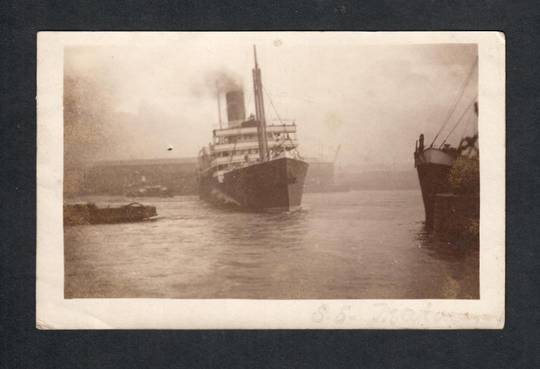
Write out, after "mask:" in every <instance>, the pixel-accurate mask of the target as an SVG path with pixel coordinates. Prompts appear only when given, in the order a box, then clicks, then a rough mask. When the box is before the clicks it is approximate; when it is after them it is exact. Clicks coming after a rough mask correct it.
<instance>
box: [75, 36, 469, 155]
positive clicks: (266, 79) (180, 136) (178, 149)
mask: <svg viewBox="0 0 540 369" xmlns="http://www.w3.org/2000/svg"><path fill="white" fill-rule="evenodd" d="M282 36H283V37H279V38H276V37H275V34H274V35H272V36H269V37H267V36H264V35H262V36H261V35H259V36H257V37H256V38H254V37H250V35H249V34H222V35H220V36H219V37H215V36H214V35H213V34H204V33H200V34H191V35H190V37H182V38H180V39H178V40H171V41H168V42H161V43H159V42H158V43H155V42H147V41H140V40H139V41H137V40H135V41H134V42H133V43H131V44H129V45H119V46H84V47H70V48H66V52H65V72H66V75H67V76H72V77H75V78H83V79H87V80H89V81H90V83H93V84H94V85H95V86H94V87H96V91H99V92H94V94H101V95H102V96H96V97H95V100H96V101H100V104H96V108H95V109H99V110H102V114H104V117H103V118H102V119H103V121H104V124H107V125H111V126H113V130H114V132H115V139H114V140H112V144H110V143H109V146H112V147H108V149H107V150H104V151H102V152H99V153H96V159H128V158H133V159H135V158H156V157H159V158H166V157H185V156H192V157H193V156H196V155H197V153H198V150H199V149H200V147H201V146H202V145H205V144H207V143H208V142H209V141H210V140H211V130H212V129H213V128H217V126H218V123H217V122H218V118H217V103H216V99H215V91H214V89H213V88H211V87H212V86H213V80H214V79H215V78H216V76H219V75H220V73H228V74H230V75H233V76H235V78H237V79H238V80H239V81H240V82H241V83H242V84H243V86H244V90H245V94H246V110H247V113H248V114H249V113H250V112H253V111H254V108H253V87H252V79H251V69H252V67H253V54H252V45H253V43H257V51H258V59H259V65H260V67H261V69H262V78H263V85H264V89H265V90H266V92H267V93H268V94H269V95H270V96H271V99H272V102H273V104H274V106H275V108H276V110H277V112H278V114H279V116H280V117H281V118H284V119H295V121H296V124H297V127H298V136H299V140H300V150H301V152H302V153H303V154H304V155H305V156H321V155H324V157H325V159H331V158H332V157H333V152H334V151H335V149H336V147H337V145H338V144H341V146H342V147H341V152H340V155H339V158H338V163H339V164H344V165H347V164H350V163H358V164H360V165H362V166H370V165H379V164H381V165H407V164H408V163H412V152H413V150H414V143H415V140H416V139H417V137H418V135H419V134H420V133H424V134H425V136H426V141H427V142H430V141H431V139H432V137H433V136H434V135H435V134H436V132H437V131H438V129H439V128H440V127H441V126H442V124H443V123H444V121H445V120H446V118H447V115H448V113H449V112H450V110H451V108H452V106H453V104H454V101H455V99H456V97H457V95H458V94H459V93H460V90H461V87H462V86H463V84H464V82H465V80H466V77H467V75H468V74H469V71H470V70H471V68H472V67H473V66H474V62H475V58H476V55H477V50H476V46H475V45H448V44H446V45H384V46H383V45H379V46H377V45H376V44H373V45H365V44H364V45H362V44H360V43H355V42H349V41H347V42H331V41H329V40H328V39H325V40H321V41H320V42H318V41H317V39H316V37H310V38H309V40H302V37H298V35H295V36H294V37H287V35H286V34H283V35H282ZM337 37H339V34H338V35H337ZM476 94H477V72H473V76H472V79H471V81H470V83H469V85H468V86H467V88H466V89H465V93H464V96H463V99H462V101H461V102H460V103H459V104H458V107H457V110H456V113H455V115H454V117H453V118H452V119H451V120H450V123H449V124H448V127H449V128H448V130H449V129H450V128H451V127H452V126H453V124H454V122H456V121H457V119H458V118H459V116H460V115H461V112H462V111H463V110H464V109H465V108H467V106H468V104H469V103H470V102H471V101H473V99H474V98H475V96H476ZM86 98H88V97H86ZM90 98H92V97H90ZM92 99H93V98H92ZM80 103H83V104H84V101H81V102H80ZM105 105H106V106H107V109H101V108H100V107H99V106H105ZM222 105H224V103H223V104H222ZM265 105H266V114H267V119H268V120H270V121H272V120H274V119H276V118H277V117H276V114H275V112H274V109H273V107H272V106H271V104H270V99H269V98H268V95H266V96H265ZM92 109H94V108H92ZM103 111H105V112H106V113H103ZM222 116H223V117H224V118H225V117H226V114H225V112H223V114H222ZM471 129H474V116H473V114H472V110H471V111H469V112H468V113H467V114H466V115H465V118H464V122H463V123H462V124H461V125H460V126H459V127H458V129H456V131H455V134H454V135H453V137H452V138H451V140H450V141H451V142H453V143H455V142H456V141H458V140H459V138H460V137H461V135H462V134H463V132H466V131H467V130H471ZM442 136H443V137H444V134H443V135H442ZM168 145H172V146H173V147H174V150H173V151H167V150H166V149H167V146H168ZM411 165H412V164H411Z"/></svg>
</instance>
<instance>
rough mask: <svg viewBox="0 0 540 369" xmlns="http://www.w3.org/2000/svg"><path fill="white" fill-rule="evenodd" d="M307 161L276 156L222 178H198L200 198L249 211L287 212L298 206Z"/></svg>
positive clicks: (228, 173) (231, 172) (209, 176)
mask: <svg viewBox="0 0 540 369" xmlns="http://www.w3.org/2000/svg"><path fill="white" fill-rule="evenodd" d="M307 169H308V164H307V163H306V162H305V161H302V160H297V159H290V158H280V159H275V160H270V161H266V162H263V163H258V164H253V165H250V166H247V167H244V168H239V169H234V170H231V171H230V172H227V173H225V175H224V177H223V181H222V182H219V181H218V180H217V178H215V177H212V176H211V175H207V176H202V177H201V178H200V179H199V195H200V197H201V199H203V200H206V201H209V202H212V203H218V204H230V205H236V206H238V207H241V208H243V209H247V210H253V211H263V210H264V211H272V210H278V211H289V210H293V209H295V208H299V207H300V205H301V203H302V195H303V192H304V180H305V178H306V174H307Z"/></svg>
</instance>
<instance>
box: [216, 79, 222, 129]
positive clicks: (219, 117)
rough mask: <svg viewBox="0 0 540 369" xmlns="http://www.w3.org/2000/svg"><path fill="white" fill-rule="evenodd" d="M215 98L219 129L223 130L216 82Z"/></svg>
mask: <svg viewBox="0 0 540 369" xmlns="http://www.w3.org/2000/svg"><path fill="white" fill-rule="evenodd" d="M216 98H217V111H218V119H219V129H223V123H222V121H221V99H220V96H219V86H218V83H217V81H216Z"/></svg>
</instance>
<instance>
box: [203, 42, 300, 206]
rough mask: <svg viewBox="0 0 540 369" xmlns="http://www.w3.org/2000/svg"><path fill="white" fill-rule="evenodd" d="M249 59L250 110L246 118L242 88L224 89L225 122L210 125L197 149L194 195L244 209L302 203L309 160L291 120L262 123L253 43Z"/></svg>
mask: <svg viewBox="0 0 540 369" xmlns="http://www.w3.org/2000/svg"><path fill="white" fill-rule="evenodd" d="M254 59H255V67H254V68H253V87H254V104H255V115H253V114H252V115H250V116H249V117H248V118H247V119H246V116H245V104H244V93H243V91H242V90H241V89H238V88H236V89H232V90H230V91H227V92H226V93H225V99H226V105H227V121H228V122H227V127H226V128H223V127H220V129H215V130H214V131H213V135H212V142H211V143H210V144H209V145H208V147H204V148H202V149H201V151H200V153H199V195H200V197H201V199H204V200H207V201H210V202H213V203H219V204H233V205H237V206H239V207H241V208H245V209H249V210H292V209H295V208H298V207H300V205H301V202H302V195H303V187H304V180H305V177H306V174H307V169H308V164H307V162H306V161H304V160H303V159H302V157H301V156H300V153H299V151H298V140H297V137H296V128H297V127H296V124H295V123H294V122H292V123H290V122H283V121H280V124H275V125H267V123H266V117H265V110H264V98H263V89H262V80H261V70H260V68H259V65H258V62H257V55H256V50H255V48H254ZM218 106H219V95H218ZM220 125H221V118H220Z"/></svg>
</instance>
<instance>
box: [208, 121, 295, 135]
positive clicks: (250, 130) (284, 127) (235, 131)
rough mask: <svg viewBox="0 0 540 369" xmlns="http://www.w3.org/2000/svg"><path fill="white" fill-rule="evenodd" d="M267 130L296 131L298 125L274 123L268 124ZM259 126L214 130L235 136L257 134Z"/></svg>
mask: <svg viewBox="0 0 540 369" xmlns="http://www.w3.org/2000/svg"><path fill="white" fill-rule="evenodd" d="M266 132H268V133H295V132H296V126H295V125H292V124H272V125H268V126H266ZM256 133H257V127H233V128H223V129H216V130H214V136H216V137H223V136H235V135H242V134H256Z"/></svg>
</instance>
